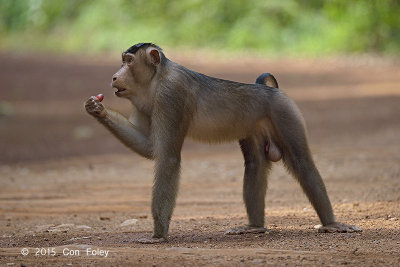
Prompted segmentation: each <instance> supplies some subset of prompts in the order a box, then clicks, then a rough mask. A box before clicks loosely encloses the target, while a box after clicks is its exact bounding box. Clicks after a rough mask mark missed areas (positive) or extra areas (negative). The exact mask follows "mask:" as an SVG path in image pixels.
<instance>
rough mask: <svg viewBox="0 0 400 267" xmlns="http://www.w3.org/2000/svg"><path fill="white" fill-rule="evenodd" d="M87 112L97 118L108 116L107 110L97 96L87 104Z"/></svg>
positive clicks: (92, 97)
mask: <svg viewBox="0 0 400 267" xmlns="http://www.w3.org/2000/svg"><path fill="white" fill-rule="evenodd" d="M85 108H86V111H87V112H88V113H89V114H90V115H92V116H93V117H96V118H104V117H105V116H107V110H106V108H105V107H104V105H103V104H102V103H100V101H99V99H97V98H96V97H95V96H91V97H90V98H89V99H88V100H87V101H86V102H85Z"/></svg>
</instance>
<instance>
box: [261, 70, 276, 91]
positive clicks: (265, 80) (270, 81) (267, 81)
mask: <svg viewBox="0 0 400 267" xmlns="http://www.w3.org/2000/svg"><path fill="white" fill-rule="evenodd" d="M256 83H258V84H263V85H266V86H269V87H273V88H279V86H278V81H277V80H276V79H275V77H274V75H272V74H271V73H268V72H265V73H263V74H261V75H260V76H258V78H257V80H256Z"/></svg>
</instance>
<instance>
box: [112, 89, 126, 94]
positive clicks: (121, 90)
mask: <svg viewBox="0 0 400 267" xmlns="http://www.w3.org/2000/svg"><path fill="white" fill-rule="evenodd" d="M114 89H117V91H116V92H115V95H117V96H119V95H120V94H121V93H122V92H124V91H126V89H125V88H118V87H114Z"/></svg>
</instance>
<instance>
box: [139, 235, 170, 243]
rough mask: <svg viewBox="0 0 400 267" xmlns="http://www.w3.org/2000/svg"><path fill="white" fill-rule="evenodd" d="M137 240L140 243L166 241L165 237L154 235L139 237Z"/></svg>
mask: <svg viewBox="0 0 400 267" xmlns="http://www.w3.org/2000/svg"><path fill="white" fill-rule="evenodd" d="M137 242H139V243H142V244H159V243H164V242H167V239H166V238H163V237H161V238H156V237H151V238H145V237H144V238H139V239H138V240H137Z"/></svg>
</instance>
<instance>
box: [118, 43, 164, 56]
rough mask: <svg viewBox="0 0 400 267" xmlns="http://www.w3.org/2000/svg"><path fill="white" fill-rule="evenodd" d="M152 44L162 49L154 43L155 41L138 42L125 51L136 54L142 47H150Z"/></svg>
mask: <svg viewBox="0 0 400 267" xmlns="http://www.w3.org/2000/svg"><path fill="white" fill-rule="evenodd" d="M150 46H152V47H155V48H157V49H159V50H161V48H160V47H158V46H157V45H156V44H153V43H138V44H135V45H132V46H131V47H129V48H128V49H127V50H126V51H125V53H130V54H135V53H136V52H137V51H138V50H139V49H141V48H143V49H146V48H148V47H150Z"/></svg>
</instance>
